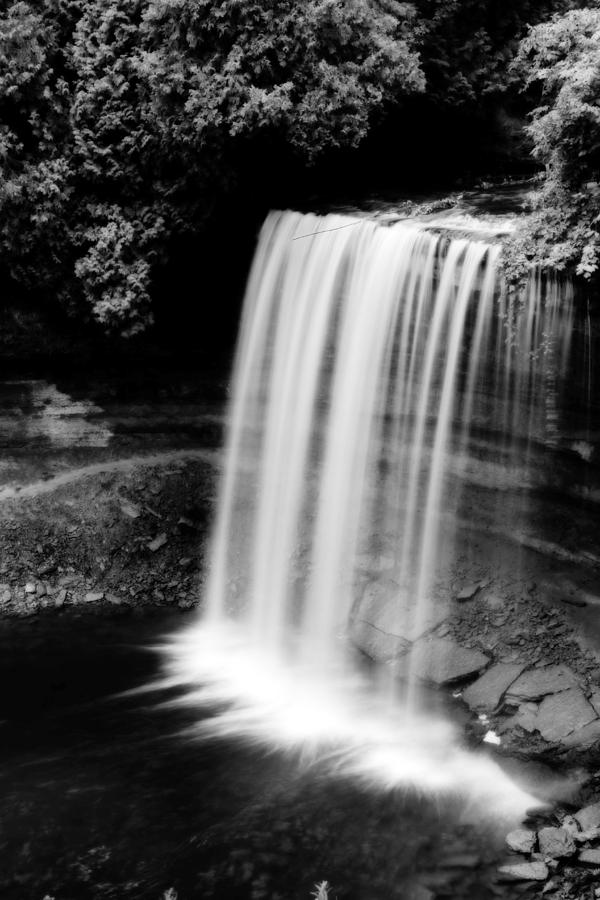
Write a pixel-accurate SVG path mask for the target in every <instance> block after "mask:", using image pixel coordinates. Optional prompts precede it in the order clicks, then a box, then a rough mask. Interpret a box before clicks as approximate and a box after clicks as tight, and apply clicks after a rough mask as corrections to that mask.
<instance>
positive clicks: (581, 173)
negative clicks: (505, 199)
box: [513, 7, 600, 279]
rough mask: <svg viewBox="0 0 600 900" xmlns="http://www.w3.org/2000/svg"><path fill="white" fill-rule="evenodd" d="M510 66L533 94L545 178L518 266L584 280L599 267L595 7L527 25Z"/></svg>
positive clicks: (599, 66)
mask: <svg viewBox="0 0 600 900" xmlns="http://www.w3.org/2000/svg"><path fill="white" fill-rule="evenodd" d="M515 71H516V72H517V73H518V75H519V77H520V78H521V79H522V81H523V84H524V86H525V87H526V88H529V89H537V92H538V105H537V106H536V108H535V109H534V110H533V112H532V118H531V123H530V125H529V128H528V131H529V135H530V138H531V141H532V146H533V153H534V155H535V157H536V158H537V159H538V160H539V162H540V163H541V164H542V165H543V166H544V176H543V180H542V185H541V188H540V190H539V191H538V192H537V193H536V195H535V196H534V198H533V213H532V216H531V219H530V220H529V222H528V223H527V225H526V227H525V228H524V229H523V230H522V231H521V233H520V234H519V235H518V237H517V240H516V242H515V245H514V248H513V250H514V251H516V258H518V259H520V261H521V264H522V265H525V264H528V263H530V262H532V261H535V262H538V263H540V264H542V265H545V266H551V267H553V268H555V269H559V270H561V269H568V270H570V271H576V272H577V274H579V275H581V276H583V277H584V278H587V279H590V278H592V277H594V276H596V273H597V271H598V268H599V265H600V9H598V8H597V7H594V8H584V9H580V10H573V11H570V12H568V13H567V14H565V15H562V16H557V17H555V18H553V19H552V20H551V21H549V22H546V23H543V24H541V25H538V26H537V27H535V28H533V29H531V30H530V31H529V34H528V35H527V37H526V38H525V39H524V40H523V42H522V43H521V46H520V50H519V55H518V58H517V60H516V63H515Z"/></svg>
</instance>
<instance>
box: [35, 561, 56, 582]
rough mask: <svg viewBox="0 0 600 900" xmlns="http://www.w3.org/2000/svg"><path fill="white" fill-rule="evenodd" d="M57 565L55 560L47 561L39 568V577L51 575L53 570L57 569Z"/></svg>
mask: <svg viewBox="0 0 600 900" xmlns="http://www.w3.org/2000/svg"><path fill="white" fill-rule="evenodd" d="M56 565H57V564H56V563H55V562H47V563H45V564H44V565H43V566H40V568H39V569H38V570H37V574H38V577H39V578H43V577H44V576H45V575H51V574H52V572H54V571H55V569H56Z"/></svg>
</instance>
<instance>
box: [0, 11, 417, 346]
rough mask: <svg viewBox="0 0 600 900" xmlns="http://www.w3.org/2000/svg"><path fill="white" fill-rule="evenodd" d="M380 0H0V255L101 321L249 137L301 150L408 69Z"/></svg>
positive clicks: (200, 214) (111, 318)
mask: <svg viewBox="0 0 600 900" xmlns="http://www.w3.org/2000/svg"><path fill="white" fill-rule="evenodd" d="M413 19H414V10H413V8H412V7H411V6H410V5H409V4H405V3H399V2H395V0H385V2H376V0H347V2H345V3H343V4H341V3H338V2H336V0H306V2H304V3H302V4H297V3H296V2H294V0H277V2H276V3H266V2H264V0H260V2H259V0H244V2H240V0H226V2H221V3H215V2H213V0H39V2H37V3H36V2H33V0H32V2H23V0H19V2H13V3H8V4H4V9H3V10H2V12H0V119H1V126H0V166H1V170H0V177H1V180H2V187H1V188H0V221H1V222H2V225H1V226H0V260H1V262H2V267H3V270H4V276H5V278H8V279H9V281H10V282H11V283H12V284H13V287H14V288H18V289H21V290H23V289H32V288H34V287H35V289H36V290H38V291H43V292H46V293H47V294H52V293H54V294H55V295H56V296H59V297H60V298H61V299H62V301H63V303H64V304H66V305H70V306H71V307H73V308H76V309H77V310H78V311H79V313H80V314H85V313H86V312H87V314H89V315H90V316H91V317H92V318H93V319H95V320H96V321H98V322H100V323H102V324H103V325H104V326H106V327H108V328H115V329H118V330H120V331H121V332H124V333H134V332H135V331H137V330H140V329H141V328H143V327H145V325H146V324H147V323H148V322H149V321H150V320H151V308H150V307H151V305H150V294H151V281H152V270H153V266H154V265H155V264H156V263H157V262H160V260H161V259H162V258H163V257H164V253H165V248H166V246H167V242H168V240H169V238H170V237H172V236H173V235H174V234H176V233H178V232H181V231H185V230H190V229H191V230H197V229H198V228H199V227H201V224H202V222H203V221H204V219H205V218H206V216H207V215H208V214H209V213H210V210H211V209H212V207H213V205H214V203H215V202H216V201H217V199H218V198H219V196H220V195H221V194H222V193H223V192H224V191H226V190H227V189H228V188H230V187H231V186H232V184H234V182H235V179H236V172H237V163H238V161H239V159H240V158H241V156H243V154H244V152H245V151H246V150H247V149H248V146H249V145H250V144H251V143H252V142H256V141H257V140H261V141H262V142H263V145H264V146H265V147H268V148H269V149H268V152H269V153H271V154H272V155H273V158H274V159H275V158H276V154H277V152H278V150H279V149H280V148H282V147H284V146H285V147H287V148H290V149H291V151H292V152H294V153H296V154H298V155H299V156H301V157H302V158H304V159H305V160H306V161H307V162H309V163H310V162H313V161H314V160H315V159H317V158H318V157H319V156H320V155H321V154H323V153H324V152H325V151H329V150H332V149H335V148H338V147H342V146H344V147H348V146H350V147H352V146H356V145H357V144H358V143H359V142H360V141H361V140H362V138H363V137H364V136H365V134H366V133H367V130H368V128H369V123H370V121H371V119H372V117H373V116H374V115H375V114H376V113H377V111H378V110H379V109H381V107H382V105H383V104H384V103H386V102H390V101H393V100H397V99H398V98H400V97H402V96H405V95H407V94H410V93H412V92H415V91H420V90H422V89H423V87H424V80H423V75H422V72H421V70H420V66H419V58H418V54H417V52H416V50H415V47H414V44H415V41H414V28H413V27H412V23H413Z"/></svg>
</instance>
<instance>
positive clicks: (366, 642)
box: [350, 621, 411, 662]
mask: <svg viewBox="0 0 600 900" xmlns="http://www.w3.org/2000/svg"><path fill="white" fill-rule="evenodd" d="M350 636H351V639H352V643H353V644H354V646H355V647H357V648H358V649H359V650H361V651H362V652H363V653H365V654H366V655H367V656H368V657H370V659H374V660H376V661H377V662H389V661H390V660H392V659H397V658H398V657H399V656H402V655H403V654H404V653H406V651H407V650H408V649H409V648H410V646H411V645H410V643H409V642H408V641H405V640H404V638H402V637H400V636H399V635H397V634H388V633H387V632H385V631H381V630H380V629H379V628H375V627H374V626H373V625H370V624H369V623H368V622H362V621H357V622H354V624H353V625H352V628H351V631H350Z"/></svg>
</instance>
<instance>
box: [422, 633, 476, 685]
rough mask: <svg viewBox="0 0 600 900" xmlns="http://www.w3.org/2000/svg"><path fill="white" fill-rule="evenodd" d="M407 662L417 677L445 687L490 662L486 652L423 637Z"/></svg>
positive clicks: (452, 642) (448, 641)
mask: <svg viewBox="0 0 600 900" xmlns="http://www.w3.org/2000/svg"><path fill="white" fill-rule="evenodd" d="M405 661H406V663H407V664H408V666H409V669H410V671H411V672H412V673H413V674H414V675H416V676H417V678H420V679H421V680H423V681H430V682H433V683H434V684H439V685H443V684H451V683H452V682H453V681H460V680H462V679H463V678H468V677H469V676H470V675H476V674H478V673H479V672H481V671H482V669H485V668H486V666H487V665H488V664H489V661H490V660H489V657H488V656H486V655H485V653H481V652H480V651H479V650H470V649H468V648H467V647H461V646H460V645H459V644H456V643H455V642H454V641H452V640H450V639H449V638H422V639H421V640H419V641H417V642H416V644H414V646H413V647H412V649H411V650H410V652H409V653H408V654H407V656H406V657H405Z"/></svg>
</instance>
